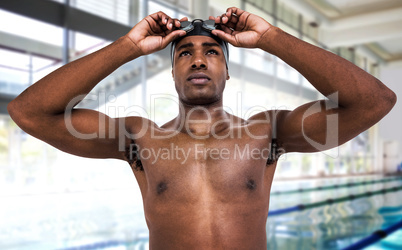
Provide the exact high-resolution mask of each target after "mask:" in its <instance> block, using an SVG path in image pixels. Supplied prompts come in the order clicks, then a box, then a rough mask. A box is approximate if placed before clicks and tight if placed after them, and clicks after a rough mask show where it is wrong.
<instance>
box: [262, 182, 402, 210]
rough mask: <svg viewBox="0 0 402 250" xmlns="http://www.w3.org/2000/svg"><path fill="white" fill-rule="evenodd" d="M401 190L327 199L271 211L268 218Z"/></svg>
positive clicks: (397, 188)
mask: <svg viewBox="0 0 402 250" xmlns="http://www.w3.org/2000/svg"><path fill="white" fill-rule="evenodd" d="M400 190H402V186H399V187H392V188H386V189H381V190H378V191H374V192H371V191H368V192H366V193H363V194H351V195H348V196H343V197H339V198H334V199H327V200H325V201H319V202H314V203H310V204H299V205H296V206H293V207H288V208H283V209H277V210H271V211H269V212H268V216H276V215H282V214H287V213H291V212H296V211H302V210H306V209H311V208H316V207H321V206H326V205H332V204H335V203H340V202H345V201H351V200H355V199H360V198H364V197H369V196H374V195H379V194H386V193H388V192H397V191H400Z"/></svg>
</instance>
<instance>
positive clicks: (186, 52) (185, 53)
mask: <svg viewBox="0 0 402 250" xmlns="http://www.w3.org/2000/svg"><path fill="white" fill-rule="evenodd" d="M188 55H190V52H188V51H183V52H181V53H180V54H179V57H181V56H188Z"/></svg>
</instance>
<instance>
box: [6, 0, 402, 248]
mask: <svg viewBox="0 0 402 250" xmlns="http://www.w3.org/2000/svg"><path fill="white" fill-rule="evenodd" d="M231 6H236V7H240V8H242V9H245V10H246V11H249V12H252V13H254V14H257V15H259V16H261V17H263V18H264V19H266V20H267V21H269V22H270V23H272V24H273V25H276V26H279V27H280V28H282V29H283V30H285V31H286V32H288V33H290V34H292V35H294V36H296V37H298V38H300V39H303V40H304V41H306V42H309V43H311V44H314V45H317V46H320V47H322V48H324V49H327V50H329V51H331V52H333V53H335V54H337V55H340V56H342V57H343V58H346V59H347V60H349V61H351V62H353V63H354V64H356V65H357V66H359V67H361V68H362V69H363V70H365V71H367V72H369V73H370V74H372V75H374V76H376V77H377V78H379V79H380V80H381V81H383V82H384V83H385V84H386V85H387V86H388V87H389V88H391V89H392V90H393V91H394V92H395V93H396V94H397V95H398V97H399V98H401V96H400V95H401V93H402V85H401V83H400V82H401V79H402V42H401V41H402V1H400V0H353V1H352V0H233V1H229V0H213V1H212V0H209V1H208V0H206V1H201V0H166V1H162V0H54V1H51V0H1V1H0V201H1V205H0V249H148V230H147V227H146V223H145V218H144V212H143V207H142V201H141V195H140V192H139V189H138V185H137V183H136V181H135V178H134V176H133V174H132V172H131V169H130V167H129V165H128V164H127V163H126V162H123V161H118V160H94V159H85V158H80V157H76V156H72V155H68V154H65V153H63V152H61V151H59V150H57V149H55V148H53V147H51V146H49V145H47V144H45V143H43V142H41V141H39V140H38V139H36V138H34V137H32V136H30V135H28V134H26V133H25V132H24V131H22V130H21V129H20V128H19V127H18V126H17V125H16V124H15V123H14V122H13V121H12V120H11V119H10V117H9V115H8V113H7V109H6V107H7V104H8V102H10V101H11V100H12V99H13V98H15V97H16V96H17V95H18V94H20V93H21V92H22V91H23V90H24V89H26V88H27V87H28V86H30V85H31V84H33V83H35V82H36V81H37V80H39V79H40V78H42V77H44V76H45V75H47V74H48V73H50V72H51V71H53V70H55V69H56V68H58V67H60V66H62V65H64V64H65V63H67V62H70V61H73V60H76V59H77V58H80V57H82V56H85V55H87V54H89V53H91V52H93V51H96V50H98V49H100V48H102V47H104V46H106V45H108V44H109V43H111V42H112V41H114V40H116V39H117V38H119V37H120V36H123V35H125V34H126V33H127V32H128V31H129V30H130V28H131V27H132V26H134V25H135V24H136V23H137V22H138V21H139V20H141V19H142V18H143V17H145V16H146V15H148V14H151V13H154V12H157V11H160V10H162V11H164V12H165V13H166V14H168V15H170V16H172V17H176V18H181V17H183V16H188V17H189V18H190V19H194V18H202V19H207V18H208V16H210V15H213V16H217V15H221V14H222V13H224V12H225V11H226V9H227V8H228V7H231ZM322 63H323V64H325V62H322ZM229 74H230V76H231V79H230V80H229V81H228V83H227V85H226V90H225V95H224V105H225V108H226V109H227V110H228V111H229V112H232V113H233V114H235V115H238V116H240V117H243V118H248V117H250V116H251V115H252V114H254V113H255V112H259V111H262V110H266V109H294V108H295V107H297V106H299V105H301V104H304V103H306V102H310V101H313V100H317V99H321V98H323V96H322V95H321V94H320V93H318V92H317V91H316V90H315V89H314V88H313V87H312V86H311V85H310V83H309V82H308V81H307V80H306V79H305V78H304V77H303V76H302V75H300V74H299V73H298V72H297V71H295V70H294V69H293V68H291V67H290V66H288V65H287V64H286V63H284V62H283V61H281V60H280V59H279V58H277V57H275V56H272V55H270V54H267V53H265V52H263V51H261V50H258V49H239V48H234V47H233V46H230V65H229ZM79 106H80V107H83V108H91V109H96V110H99V111H101V112H104V113H107V114H108V115H109V116H112V117H118V116H128V115H141V116H144V117H147V118H149V119H152V120H154V121H155V122H156V123H157V124H159V125H162V124H163V123H164V122H167V121H169V120H170V119H172V118H173V117H174V116H175V115H176V114H177V112H178V110H177V94H176V92H175V88H174V85H173V79H172V77H171V62H170V58H169V47H168V48H167V49H165V50H163V51H160V52H157V53H155V54H152V55H149V56H146V57H141V58H139V59H137V60H135V61H132V62H129V63H127V64H125V65H124V66H122V67H121V68H119V69H118V70H116V71H115V72H114V73H113V74H111V75H110V76H108V77H107V78H106V79H104V80H103V81H101V82H100V83H99V84H98V86H97V87H96V88H95V89H94V90H93V91H92V92H91V94H90V95H89V96H88V98H87V99H85V100H84V101H83V102H82V103H81V104H80V105H79ZM401 114H402V104H401V103H400V102H398V103H397V104H396V106H395V107H394V109H393V110H392V111H391V112H390V113H389V114H388V115H387V116H386V117H385V118H384V119H383V120H382V121H380V122H379V123H378V124H376V125H374V126H373V127H371V128H370V129H368V130H367V131H365V132H363V133H361V134H360V135H358V136H357V137H356V138H354V139H352V140H351V141H349V142H347V143H345V144H344V145H342V146H340V147H338V148H335V149H332V150H329V151H326V152H322V153H315V154H297V153H294V154H287V155H286V156H285V157H283V158H281V159H280V161H279V163H278V167H277V170H276V174H275V180H274V183H273V187H272V196H271V206H270V217H269V219H268V221H269V222H268V223H267V234H268V246H267V247H268V249H286V250H287V249H341V248H345V247H348V246H350V245H351V244H354V243H356V242H359V241H361V240H363V239H365V238H366V237H369V236H370V235H372V234H373V233H374V232H375V231H377V230H380V229H383V230H385V229H386V228H388V227H389V226H392V225H394V224H395V223H398V222H400V221H401V220H402V191H401V189H400V187H401V186H402V178H399V176H400V175H398V173H401V172H402V164H401V162H402V154H401V148H402V132H401V130H400V129H401V128H402V115H401ZM300 204H302V205H303V208H304V209H301V206H299V207H297V205H300ZM295 206H296V208H297V209H294V210H291V209H290V210H291V212H289V213H285V212H284V211H287V210H286V209H287V208H292V207H295ZM401 242H402V232H401V230H399V231H395V232H394V233H392V234H389V235H388V236H387V237H385V238H384V239H382V240H381V241H378V242H377V243H375V244H373V245H371V246H370V247H368V249H401V247H402V243H401Z"/></svg>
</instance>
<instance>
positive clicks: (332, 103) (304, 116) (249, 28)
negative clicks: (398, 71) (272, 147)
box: [210, 7, 396, 152]
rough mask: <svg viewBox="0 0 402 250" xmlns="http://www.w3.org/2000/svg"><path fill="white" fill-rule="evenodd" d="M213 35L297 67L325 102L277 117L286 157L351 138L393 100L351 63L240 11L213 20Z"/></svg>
mask: <svg viewBox="0 0 402 250" xmlns="http://www.w3.org/2000/svg"><path fill="white" fill-rule="evenodd" d="M210 18H211V19H215V21H216V22H220V23H222V24H223V26H224V29H223V30H224V31H219V30H216V31H213V32H214V33H215V34H216V35H218V36H219V37H220V38H222V39H224V40H226V41H228V42H229V43H231V44H232V45H234V46H238V47H246V48H260V49H262V50H264V51H266V52H268V53H271V54H273V55H276V56H278V57H279V58H281V59H282V60H283V61H285V62H286V63H287V64H289V65H290V66H292V67H293V68H295V69H296V70H297V71H298V72H300V73H301V74H302V75H303V76H304V77H306V79H307V80H308V81H309V82H310V83H311V84H312V85H313V86H314V87H315V88H316V89H317V90H318V91H319V92H321V93H322V94H323V95H324V96H326V97H327V98H328V100H322V101H319V102H312V103H307V104H305V105H302V106H300V107H298V108H297V109H295V110H293V111H285V110H284V111H279V112H277V113H276V114H275V119H276V123H277V132H276V133H277V134H276V137H277V140H278V143H279V144H280V145H281V146H282V147H283V149H284V150H285V151H286V152H315V151H322V150H326V149H329V148H332V147H335V146H338V145H341V144H342V143H344V142H346V141H348V140H350V139H352V138H353V137H355V136H356V135H358V134H359V133H361V132H363V131H364V130H366V129H368V128H369V127H371V126H372V125H374V124H375V123H377V122H378V121H379V120H380V119H381V118H383V117H384V116H385V115H386V114H387V113H388V112H389V111H390V110H391V109H392V107H393V106H394V104H395V102H396V95H395V93H394V92H392V91H391V90H390V89H388V88H387V87H386V86H385V85H384V84H383V83H382V82H380V81H379V80H378V79H376V78H375V77H373V76H372V75H370V74H368V73H366V72H365V71H364V70H362V69H360V68H359V67H357V66H356V65H354V64H352V63H351V62H349V61H347V60H345V59H343V58H341V57H339V56H337V55H335V54H333V53H331V52H328V51H326V50H323V49H321V48H318V47H316V46H313V45H311V44H309V43H306V42H304V41H302V40H300V39H297V38H295V37H293V36H291V35H289V34H287V33H286V32H284V31H282V30H281V29H279V28H277V27H274V26H272V25H270V24H269V23H268V22H267V21H265V20H264V19H262V18H261V17H259V16H256V15H253V14H251V13H248V12H245V11H243V10H241V9H238V8H235V7H233V8H229V9H228V10H227V12H226V13H225V14H223V15H222V16H220V17H217V18H213V17H210Z"/></svg>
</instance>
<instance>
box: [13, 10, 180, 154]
mask: <svg viewBox="0 0 402 250" xmlns="http://www.w3.org/2000/svg"><path fill="white" fill-rule="evenodd" d="M179 26H180V22H179V21H178V20H175V19H171V18H170V17H169V16H167V15H166V14H164V13H163V12H158V13H155V14H152V15H150V16H147V17H146V18H144V19H143V20H142V21H141V22H139V23H138V24H137V25H136V26H135V27H134V28H133V29H132V30H131V31H130V32H129V33H128V34H126V35H125V36H123V37H121V38H120V39H118V40H117V41H115V42H113V43H112V44H110V45H108V46H106V47H105V48H103V49H101V50H99V51H97V52H95V53H92V54H90V55H87V56H85V57H83V58H80V59H78V60H76V61H73V62H71V63H69V64H66V65H65V66H63V67H61V68H59V69H57V70H56V71H54V72H52V73H50V74H49V75H47V76H46V77H44V78H43V79H41V80H39V81H38V82H37V83H35V84H33V85H32V86H31V87H29V88H28V89H26V90H25V91H24V92H23V93H21V94H20V95H19V96H18V97H17V98H15V99H14V100H13V101H12V102H10V104H9V105H8V107H7V108H8V112H9V114H10V116H11V118H12V119H13V120H14V121H15V122H16V123H17V124H18V125H19V126H20V127H21V128H22V129H23V130H25V131H26V132H27V133H29V134H31V135H33V136H35V137H37V138H39V139H41V140H43V141H45V142H47V143H49V144H51V145H53V146H55V147H57V148H59V149H61V150H63V151H66V152H68V153H72V154H76V155H80V156H86V157H95V158H119V159H123V153H122V152H119V150H118V138H119V135H118V133H119V131H118V130H119V126H118V124H117V123H118V122H117V120H118V119H112V118H109V117H107V116H106V115H104V114H101V113H98V112H96V111H93V110H85V109H73V110H66V109H67V108H68V106H70V108H72V107H73V106H75V105H76V104H77V103H79V102H80V101H81V100H82V99H83V98H84V97H85V95H87V94H88V93H89V92H90V91H91V89H92V88H94V87H95V85H96V84H98V83H99V82H100V81H101V80H102V79H103V78H105V77H106V76H107V75H109V74H110V73H112V72H113V71H114V70H116V69H117V68H118V67H120V66H121V65H123V64H124V63H126V62H128V61H130V60H133V59H135V58H137V57H140V56H142V55H146V54H150V53H153V52H156V51H158V50H161V49H163V48H165V47H166V46H167V45H168V44H169V43H170V42H171V41H172V40H173V39H175V38H176V37H178V36H180V35H183V33H184V34H185V32H184V31H180V30H179V31H173V30H174V27H179ZM71 102H73V103H71ZM66 112H67V113H71V115H69V114H67V115H66ZM65 118H66V119H65ZM100 122H102V123H104V125H105V126H104V128H101V129H100V127H101V126H100V125H99V123H100ZM69 125H70V128H71V127H73V128H74V131H75V132H77V133H76V134H75V135H74V133H73V134H72V133H71V129H69V127H68V126H69ZM101 130H102V131H101ZM77 134H81V135H84V134H85V135H90V136H77Z"/></svg>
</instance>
